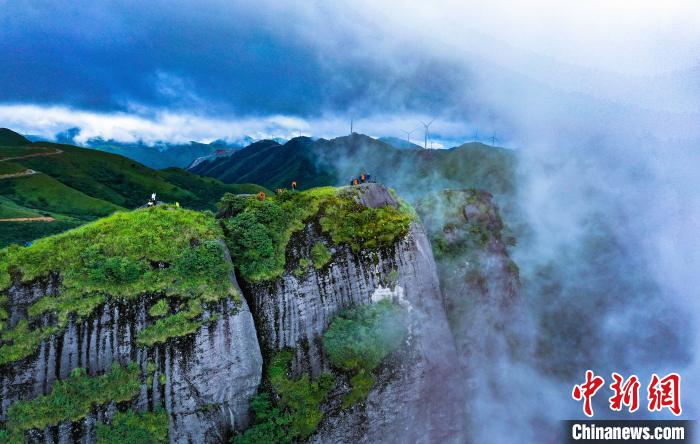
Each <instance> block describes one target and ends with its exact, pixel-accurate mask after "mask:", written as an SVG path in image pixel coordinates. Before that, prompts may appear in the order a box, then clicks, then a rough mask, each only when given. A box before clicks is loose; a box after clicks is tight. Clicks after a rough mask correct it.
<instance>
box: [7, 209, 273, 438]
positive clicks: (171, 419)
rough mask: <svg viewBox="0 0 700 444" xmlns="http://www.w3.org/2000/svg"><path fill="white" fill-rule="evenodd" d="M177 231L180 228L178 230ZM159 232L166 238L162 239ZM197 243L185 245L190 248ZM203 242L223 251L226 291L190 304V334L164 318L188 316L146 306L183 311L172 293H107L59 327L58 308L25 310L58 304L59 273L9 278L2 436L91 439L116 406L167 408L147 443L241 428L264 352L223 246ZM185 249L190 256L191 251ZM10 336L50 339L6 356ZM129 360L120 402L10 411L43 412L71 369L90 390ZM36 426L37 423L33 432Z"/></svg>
mask: <svg viewBox="0 0 700 444" xmlns="http://www.w3.org/2000/svg"><path fill="white" fill-rule="evenodd" d="M158 211H160V210H158ZM173 211H177V212H179V211H181V210H173ZM172 214H178V213H174V212H173V213H172ZM172 214H170V213H163V214H160V215H158V214H156V213H153V215H155V216H158V217H161V218H166V217H177V216H172ZM175 220H176V221H178V222H180V221H181V220H180V219H179V218H177V219H175ZM127 222H131V221H127ZM112 223H114V222H112ZM179 228H180V229H182V231H186V227H184V226H180V227H179ZM88 229H89V228H88ZM68 236H69V237H70V236H71V235H70V234H68ZM161 236H166V235H165V234H162V233H161ZM188 239H189V238H188ZM192 239H194V238H192ZM165 240H166V241H167V239H165ZM203 240H204V239H198V240H196V242H193V241H192V240H190V242H191V243H192V242H193V245H194V244H197V243H198V242H200V241H203ZM76 242H77V240H76ZM186 242H187V241H186ZM209 246H210V247H212V249H211V250H210V251H213V252H215V255H216V254H222V252H223V254H224V257H223V258H221V257H218V258H217V257H215V261H216V263H217V264H219V265H221V264H223V270H226V269H227V268H228V270H229V272H228V273H226V272H225V273H224V274H223V275H221V276H219V277H218V279H220V280H221V281H223V282H226V284H225V285H224V287H225V288H226V287H228V288H229V293H230V295H229V296H226V297H218V298H217V300H216V301H209V302H206V303H202V304H201V305H199V304H198V305H197V307H201V313H200V312H199V311H198V312H196V313H195V314H196V315H197V319H201V320H202V321H201V324H202V326H199V325H200V324H198V323H194V324H192V325H193V326H194V327H193V329H192V330H193V332H192V333H191V334H182V335H181V334H180V333H179V332H177V331H176V330H175V328H177V327H178V325H169V324H168V322H167V321H168V320H169V319H171V318H172V319H173V320H175V321H176V322H174V323H172V324H180V325H187V322H191V321H189V319H188V318H177V316H178V315H177V314H173V315H170V316H166V314H167V312H168V311H169V310H168V309H167V308H166V309H164V311H163V313H155V311H154V309H153V307H154V304H155V303H156V302H157V301H161V305H163V306H164V307H167V305H168V304H170V305H171V306H174V307H175V308H173V309H174V310H175V311H176V312H179V313H186V310H184V307H190V305H185V304H180V305H177V304H178V302H177V298H178V297H179V296H177V295H169V296H170V298H163V294H162V293H160V292H157V293H154V294H148V293H146V294H143V295H141V296H139V297H137V298H131V299H128V300H125V299H120V298H118V297H110V298H107V299H106V301H104V302H103V303H102V304H99V305H98V306H97V307H95V308H94V309H92V310H91V311H90V312H89V314H88V315H87V316H78V315H77V314H76V313H75V312H76V311H77V312H79V311H80V306H79V305H74V306H71V308H70V309H71V310H72V311H73V312H72V313H71V312H70V311H69V313H71V314H69V316H68V318H67V321H66V322H65V323H61V322H60V320H59V314H58V313H59V312H60V309H59V311H48V312H46V313H43V314H40V315H36V314H35V313H33V312H32V310H33V308H35V307H36V306H37V304H39V303H42V301H44V302H46V301H49V302H52V301H65V300H63V299H61V298H62V297H64V296H65V294H64V293H67V292H68V291H69V290H70V289H71V288H70V286H66V285H64V284H65V283H64V282H62V278H61V276H60V274H59V273H50V274H49V275H48V276H46V277H39V278H37V279H35V280H33V281H30V282H23V281H22V279H21V275H20V274H15V275H14V277H13V278H12V283H11V285H10V287H9V288H8V289H7V290H6V291H5V292H4V293H5V294H4V298H5V301H4V302H5V303H4V304H3V305H4V306H3V309H5V310H6V311H7V314H8V316H7V323H6V324H5V325H3V338H2V341H1V342H0V345H2V348H1V349H0V352H2V353H0V354H2V358H3V362H4V364H3V365H2V366H0V369H1V371H0V388H1V391H0V420H2V421H3V422H5V423H6V426H7V429H8V430H9V431H10V432H12V433H13V434H11V435H10V437H11V438H13V439H15V440H18V439H19V440H21V435H22V434H24V437H25V439H28V440H29V441H30V442H42V443H53V442H60V443H67V442H95V441H96V440H97V436H96V428H97V422H98V421H101V422H102V423H109V422H110V421H112V419H113V418H114V416H115V414H116V412H117V407H119V410H122V411H124V410H125V409H127V408H128V409H131V410H133V411H141V412H145V411H153V412H156V411H159V410H161V409H165V411H166V413H167V417H166V418H167V419H166V427H167V430H168V432H167V435H166V436H159V437H152V439H156V438H157V439H159V440H161V439H166V440H167V439H169V440H170V442H222V441H223V440H224V439H225V438H226V437H227V436H229V435H230V434H231V433H232V432H233V431H234V430H240V429H241V428H244V427H245V426H246V425H247V422H248V409H249V405H248V404H249V400H250V398H251V396H252V395H253V394H254V393H255V392H256V390H257V388H258V385H259V383H260V379H261V371H262V356H261V353H260V348H259V345H258V341H257V337H256V333H255V326H254V323H253V318H252V315H251V313H250V310H249V309H248V306H247V303H246V301H245V300H244V299H243V298H241V297H240V289H239V288H238V284H237V282H236V279H235V275H234V274H233V272H232V268H231V267H230V257H228V252H227V251H226V248H225V246H224V245H223V243H222V242H220V243H219V244H218V246H217V244H216V243H214V244H209ZM38 248H41V246H39V247H38ZM185 249H186V250H187V249H188V248H187V247H185ZM192 251H198V250H196V247H192ZM55 253H56V254H57V253H58V252H55ZM147 254H148V252H144V255H147ZM194 257H195V258H196V256H194ZM6 260H8V261H9V262H10V266H11V267H14V266H15V265H13V263H12V259H6ZM226 261H228V264H229V266H228V267H226V266H225V264H226ZM16 262H19V260H17V261H16ZM169 266H175V264H167V263H164V262H160V263H158V264H156V265H155V267H156V269H155V271H154V272H153V273H158V272H160V271H162V270H165V268H166V267H169ZM150 279H153V282H154V283H153V286H154V287H155V286H156V284H155V282H156V281H157V279H158V276H157V275H155V274H153V275H150ZM200 289H201V287H200ZM224 294H225V293H224ZM183 296H185V298H184V301H185V302H187V301H189V304H191V302H192V299H191V298H192V297H193V296H194V293H193V294H192V295H190V296H186V294H185V293H183ZM188 298H190V299H188ZM59 303H60V302H59ZM64 303H65V302H64ZM188 309H189V308H188ZM25 326H28V327H25ZM163 326H169V328H171V330H170V331H169V333H168V334H169V335H170V336H164V337H162V338H159V340H158V341H150V342H148V341H146V340H145V339H144V338H147V336H145V334H146V333H147V332H148V331H149V330H148V329H151V331H153V330H154V329H160V330H158V331H161V332H162V331H163V329H164V327H163ZM20 329H25V330H20ZM49 329H52V330H49ZM13 331H20V332H22V331H24V336H25V338H26V337H29V336H30V335H34V336H37V335H40V334H41V332H44V331H49V333H51V334H46V335H43V336H42V337H43V339H41V340H40V341H38V343H37V344H36V346H35V347H32V346H33V345H35V344H33V343H27V345H26V347H28V353H23V354H24V355H26V356H25V357H21V355H20V357H19V359H14V360H13V359H11V358H10V357H9V355H10V353H12V352H13V351H16V348H17V347H18V343H21V342H19V341H20V340H21V338H17V337H14V336H11V335H10V333H8V332H13ZM187 333H189V331H188V332H187ZM13 346H14V347H15V348H14V349H13V348H12V347H13ZM134 363H135V364H136V366H137V367H136V370H135V372H136V373H135V375H134V378H136V379H135V380H134V382H135V385H134V389H133V390H132V392H130V394H129V395H128V396H126V397H121V399H119V401H120V402H118V403H117V402H114V401H109V400H110V397H109V396H107V397H106V398H105V397H104V396H101V394H100V393H90V394H92V395H94V396H95V400H94V402H93V403H92V404H93V406H92V407H90V399H88V400H86V401H87V407H86V408H85V409H84V410H83V411H80V410H79V409H78V408H77V407H76V405H78V404H79V403H80V402H81V401H82V400H80V399H71V397H70V396H65V395H64V396H63V397H64V398H65V399H61V396H56V397H54V398H51V399H52V401H51V402H53V403H54V404H55V408H49V410H50V411H51V412H50V413H45V414H44V417H42V416H40V415H39V414H36V415H29V417H28V415H27V414H23V413H21V412H20V413H18V411H17V407H16V406H17V405H18V404H21V403H22V402H30V403H31V402H33V403H35V404H29V405H28V408H27V409H28V410H36V411H39V410H40V407H41V405H49V407H50V406H51V405H52V404H51V402H49V403H44V404H41V403H40V401H41V399H42V398H43V399H46V398H47V395H51V394H52V393H54V392H55V390H56V387H57V386H59V385H60V383H59V381H63V382H66V381H68V382H67V383H70V381H71V375H74V374H75V371H76V369H85V370H84V375H85V376H86V377H87V379H86V381H88V382H87V383H86V384H85V385H86V386H87V387H88V388H89V384H92V383H93V382H90V381H97V380H98V379H99V377H101V376H102V375H105V374H107V373H109V372H110V369H114V368H115V367H114V365H115V364H118V365H120V366H122V367H126V366H127V365H129V364H130V365H132V366H133V365H134ZM109 388H110V389H111V388H114V387H109ZM116 389H118V387H117V388H116ZM74 392H75V394H74V396H75V397H85V396H86V394H85V393H84V392H79V391H78V390H77V389H76V390H74ZM70 393H71V392H70V390H69V391H68V394H69V395H70ZM124 398H126V399H124ZM97 399H101V401H102V402H98V401H97ZM104 401H107V402H104ZM13 408H15V411H14V412H13V411H12V409H13ZM62 410H65V412H66V413H65V415H64V416H65V418H64V417H62V416H61V413H60V412H61V411H62ZM57 412H58V413H57ZM46 417H51V418H54V419H61V421H60V422H58V423H56V422H54V421H49V420H48V419H47V420H45V418H46ZM44 423H46V425H45V426H42V427H37V424H42V425H43V424H44Z"/></svg>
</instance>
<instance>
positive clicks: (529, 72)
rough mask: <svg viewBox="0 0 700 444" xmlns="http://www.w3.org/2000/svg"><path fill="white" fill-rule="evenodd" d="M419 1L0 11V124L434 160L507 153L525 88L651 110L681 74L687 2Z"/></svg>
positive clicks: (693, 33)
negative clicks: (417, 153)
mask: <svg viewBox="0 0 700 444" xmlns="http://www.w3.org/2000/svg"><path fill="white" fill-rule="evenodd" d="M429 3H430V4H425V2H409V3H406V6H405V7H402V8H396V7H395V6H394V3H393V2H388V1H378V2H377V1H364V0H360V1H353V2H349V1H338V2H333V4H332V5H331V4H328V2H318V1H317V2H275V1H271V0H263V1H255V2H253V1H247V0H244V1H236V2H230V1H219V0H209V1H204V2H201V1H200V2H194V1H188V0H177V1H163V0H155V1H151V2H136V1H119V2H118V1H105V0H99V1H83V0H78V1H75V2H71V4H70V6H69V7H67V6H66V4H65V2H58V1H51V0H44V1H41V0H25V1H21V2H17V1H7V0H3V1H0V6H2V7H1V8H0V50H1V51H2V52H3V53H4V54H5V55H6V57H5V61H4V66H3V70H2V71H0V84H2V85H3V88H2V89H1V90H0V121H1V122H3V124H4V125H5V126H9V127H12V128H15V129H18V130H19V131H21V132H23V133H31V134H39V135H43V136H52V135H54V134H55V133H57V132H59V131H63V130H66V129H68V128H71V127H80V128H81V129H82V132H81V135H80V136H79V140H80V141H85V140H86V139H87V138H90V137H95V136H102V137H104V138H107V139H109V138H115V139H119V140H123V141H130V140H144V141H146V142H153V141H156V140H165V141H187V140H198V141H210V140H214V139H218V138H230V139H235V138H238V137H240V136H241V135H243V134H249V135H252V136H254V137H265V136H280V137H291V136H293V135H297V134H299V133H302V134H305V135H312V136H319V137H321V136H322V137H331V136H337V135H341V134H345V133H347V132H348V131H349V121H350V119H351V118H354V119H355V128H356V130H357V131H359V132H364V133H367V134H370V135H374V136H397V137H405V133H404V131H411V130H413V129H417V130H416V131H415V132H414V133H413V134H412V137H413V138H414V140H419V139H421V138H422V134H421V133H422V132H423V129H422V126H421V123H420V122H421V121H423V122H428V121H430V120H432V119H435V122H434V124H433V125H432V126H431V132H432V133H433V138H434V139H435V142H434V143H435V145H434V146H436V147H441V146H443V145H444V144H445V143H446V144H447V145H449V144H450V143H452V142H455V143H456V142H458V141H462V140H465V139H473V138H479V139H484V140H486V139H490V138H491V137H494V136H495V137H496V138H497V140H498V141H499V144H502V145H512V146H515V145H516V143H515V142H516V141H515V140H513V139H514V137H515V136H516V131H515V130H514V128H513V125H514V122H513V121H512V116H509V115H506V114H504V113H503V112H501V110H499V109H498V108H499V107H501V106H503V104H502V102H503V101H506V102H508V101H515V100H523V99H528V98H524V97H522V96H523V94H524V91H526V90H527V94H528V95H532V94H533V93H535V92H536V93H537V94H538V95H541V96H562V95H565V96H569V97H570V98H571V100H572V101H574V100H575V101H577V102H578V104H577V105H576V106H580V107H585V106H587V104H589V103H592V102H596V101H599V100H603V101H610V100H612V101H615V102H621V103H623V104H630V101H632V102H633V103H631V104H632V105H635V106H646V104H648V103H654V105H655V106H658V105H659V97H657V90H655V89H651V90H649V89H646V88H643V87H640V85H642V84H647V83H648V81H649V79H653V81H654V82H660V83H664V82H673V81H675V79H676V78H678V77H684V76H693V77H695V72H694V69H695V68H696V65H695V60H697V52H698V45H695V44H694V43H696V42H697V40H698V37H699V36H698V33H699V32H700V31H698V29H699V28H698V27H697V26H694V25H695V23H694V21H693V19H692V18H693V17H694V16H696V15H697V14H696V13H697V12H698V11H697V9H698V7H697V6H694V5H692V3H690V2H687V3H682V2H674V5H676V6H671V7H663V6H660V5H658V4H655V3H652V2H641V3H638V4H636V5H635V7H634V8H630V7H629V5H628V4H627V3H625V2H620V1H618V2H600V1H598V2H595V1H594V2H586V4H585V5H578V4H577V5H575V6H572V5H566V4H560V3H559V2H554V1H538V2H534V3H528V5H527V6H524V5H519V4H517V3H520V2H504V1H500V2H499V1H496V2H458V1H437V2H429ZM486 3H488V4H486ZM670 48H673V50H670ZM601 86H602V87H603V88H604V90H603V91H600V88H601ZM514 95H515V96H521V97H513V96H514ZM693 99H694V97H693ZM665 100H666V98H665V97H664V101H665ZM675 101H679V102H684V103H675ZM676 105H680V106H688V105H691V106H692V103H687V97H676V98H672V99H671V100H669V104H668V106H670V107H673V106H676ZM519 111H520V110H518V112H519Z"/></svg>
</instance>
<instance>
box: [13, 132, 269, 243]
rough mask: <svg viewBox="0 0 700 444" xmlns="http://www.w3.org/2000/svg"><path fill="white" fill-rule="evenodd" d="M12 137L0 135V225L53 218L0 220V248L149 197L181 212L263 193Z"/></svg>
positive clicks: (101, 154)
mask: <svg viewBox="0 0 700 444" xmlns="http://www.w3.org/2000/svg"><path fill="white" fill-rule="evenodd" d="M16 136H17V133H14V132H12V131H9V130H5V131H0V219H16V218H38V217H44V218H52V219H54V220H53V221H50V222H21V221H18V222H0V247H2V246H4V245H6V244H8V243H12V242H14V243H21V242H24V241H26V240H31V239H35V238H37V237H41V236H45V235H48V234H52V233H57V232H60V231H64V230H66V229H68V228H72V227H75V226H78V225H81V224H83V223H85V222H88V221H91V220H94V219H96V218H98V217H103V216H106V215H108V214H110V213H112V212H114V211H117V210H121V209H131V208H136V207H139V206H141V205H143V204H144V203H145V202H146V201H147V200H148V197H149V196H150V194H151V193H156V194H157V197H158V199H159V200H162V201H165V202H171V203H172V202H179V203H180V204H181V205H182V206H183V207H189V208H193V209H198V210H206V209H208V210H214V209H215V208H216V202H218V200H219V199H220V198H221V196H222V195H223V194H224V193H226V192H231V193H257V192H258V191H262V190H264V188H262V187H260V186H257V185H250V184H224V183H222V182H220V181H218V180H216V179H212V178H208V177H207V178H205V177H200V176H197V175H195V174H192V173H190V172H187V171H185V170H182V169H178V168H169V169H166V170H161V171H157V170H154V169H151V168H149V167H147V166H144V165H142V164H140V163H138V162H136V161H134V160H131V159H128V158H126V157H124V156H120V155H116V154H111V153H105V152H102V151H98V150H93V149H86V148H78V147H75V146H71V145H64V144H55V143H49V142H38V143H31V142H29V141H28V140H27V139H24V138H22V139H24V143H23V144H22V145H19V143H20V142H21V139H20V138H18V137H16ZM19 137H21V136H19ZM8 142H9V143H15V144H14V145H8ZM23 156H26V157H23ZM8 158H11V159H10V160H3V159H8Z"/></svg>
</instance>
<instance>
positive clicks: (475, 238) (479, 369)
mask: <svg viewBox="0 0 700 444" xmlns="http://www.w3.org/2000/svg"><path fill="white" fill-rule="evenodd" d="M418 211H419V213H420V214H421V215H422V216H424V217H423V218H424V220H425V221H426V224H427V226H428V230H429V232H430V236H431V239H432V240H433V244H434V245H435V251H436V256H437V257H438V260H437V263H438V270H439V275H440V281H441V282H440V283H441V287H442V291H443V294H444V296H445V306H446V311H447V315H448V319H449V322H450V328H451V330H452V332H453V335H454V338H455V345H456V347H457V350H458V362H459V366H460V369H461V372H462V374H463V375H464V380H463V381H464V382H463V384H464V386H465V387H467V389H466V393H465V395H466V396H465V398H464V404H465V406H466V409H467V413H468V415H467V416H465V417H464V418H463V420H462V421H463V422H464V423H465V424H467V427H468V428H469V434H468V436H467V437H466V438H467V439H465V440H464V442H469V443H471V442H473V443H480V442H509V441H512V440H513V437H512V436H511V432H510V428H513V429H515V427H516V425H514V423H513V421H512V420H511V419H510V418H509V416H510V415H509V413H510V410H509V409H512V404H511V403H512V402H513V398H512V396H513V391H514V390H519V388H516V384H517V382H513V381H519V380H518V379H517V377H516V376H515V375H518V374H522V372H523V370H522V368H523V362H525V360H526V359H527V356H528V354H529V353H530V345H529V338H528V336H527V335H528V333H527V332H528V327H527V325H528V320H527V318H526V316H525V309H524V303H523V300H522V298H521V297H520V279H519V272H518V267H517V265H516V264H515V263H514V262H513V261H512V260H511V259H510V256H509V254H508V249H507V246H508V244H509V243H512V242H513V241H514V239H512V238H510V237H509V235H508V233H507V230H506V228H505V227H504V224H503V222H502V221H501V217H500V215H499V210H498V207H497V206H496V205H495V203H494V202H493V200H492V196H491V194H489V193H487V192H485V191H479V190H446V191H445V192H443V193H440V194H438V195H436V196H433V197H432V198H431V199H430V200H426V201H425V202H423V204H422V205H421V206H420V207H419V209H418ZM509 373H513V375H510V374H509ZM524 439H527V438H524Z"/></svg>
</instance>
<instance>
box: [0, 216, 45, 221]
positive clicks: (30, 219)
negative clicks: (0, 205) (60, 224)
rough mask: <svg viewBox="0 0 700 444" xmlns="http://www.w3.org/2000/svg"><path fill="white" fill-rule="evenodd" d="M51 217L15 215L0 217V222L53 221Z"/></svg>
mask: <svg viewBox="0 0 700 444" xmlns="http://www.w3.org/2000/svg"><path fill="white" fill-rule="evenodd" d="M55 220H56V219H54V218H53V217H47V216H44V217H15V218H11V219H0V222H53V221H55Z"/></svg>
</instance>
